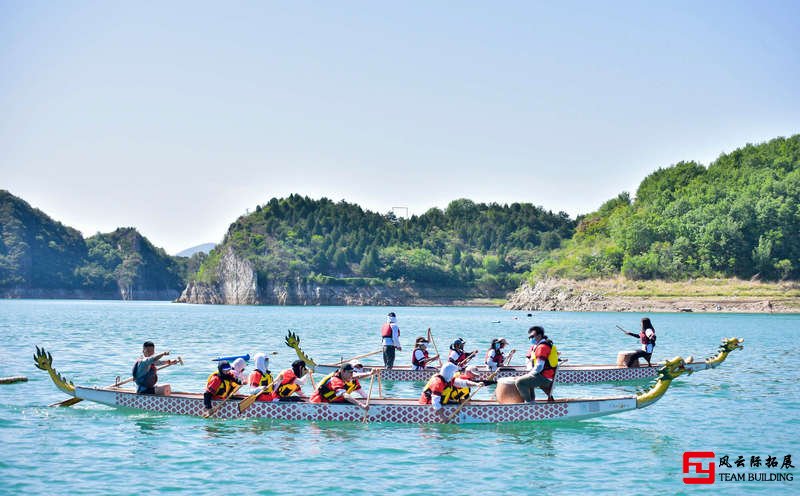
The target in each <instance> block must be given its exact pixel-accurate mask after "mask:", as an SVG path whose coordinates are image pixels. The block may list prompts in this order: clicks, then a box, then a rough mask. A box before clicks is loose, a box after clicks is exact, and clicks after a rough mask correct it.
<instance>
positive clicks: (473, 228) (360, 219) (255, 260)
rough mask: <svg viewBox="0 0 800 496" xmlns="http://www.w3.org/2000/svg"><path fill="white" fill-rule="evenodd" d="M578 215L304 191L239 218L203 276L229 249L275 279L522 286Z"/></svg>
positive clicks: (208, 277) (212, 279) (484, 288)
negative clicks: (417, 205) (389, 207)
mask: <svg viewBox="0 0 800 496" xmlns="http://www.w3.org/2000/svg"><path fill="white" fill-rule="evenodd" d="M573 229H574V221H573V220H571V219H570V218H569V216H568V215H567V214H565V213H558V214H554V213H552V212H548V211H545V210H543V209H542V208H540V207H536V206H534V205H531V204H527V203H514V204H511V205H497V204H490V205H486V204H482V203H475V202H473V201H471V200H467V199H460V200H455V201H453V202H451V203H450V204H449V205H448V206H447V208H446V209H445V210H441V209H438V208H433V209H430V210H428V211H427V212H426V213H425V214H423V215H420V216H412V217H410V218H408V219H405V218H397V217H395V216H394V215H393V214H391V213H389V214H386V215H382V214H378V213H373V212H370V211H365V210H363V209H361V208H360V207H359V206H357V205H354V204H350V203H346V202H344V201H341V202H338V203H334V202H333V201H331V200H329V199H327V198H322V199H320V200H314V199H310V198H307V197H303V196H299V195H291V196H289V197H288V198H283V199H277V198H273V199H272V200H270V201H269V202H268V203H266V204H264V205H260V206H258V207H257V208H256V210H255V211H254V212H253V213H251V214H249V215H247V216H243V217H240V218H239V219H238V220H236V222H234V223H233V224H232V225H231V226H230V228H229V230H228V233H227V235H226V236H225V239H224V241H223V243H222V244H221V245H220V246H218V247H217V248H215V249H214V251H212V252H211V253H210V254H209V258H208V259H207V260H206V261H205V263H204V264H203V266H202V267H201V268H200V271H199V272H198V274H197V276H196V278H197V280H198V281H199V282H204V283H216V282H218V281H216V278H217V277H218V274H219V270H218V266H219V264H220V261H221V259H222V254H224V253H225V252H226V251H227V250H229V249H232V250H233V251H234V252H235V253H236V254H237V255H238V256H240V257H242V258H245V259H247V260H248V261H249V262H250V263H251V264H252V266H253V268H254V270H255V272H256V273H257V274H258V280H259V281H260V282H261V283H262V284H263V283H264V282H265V281H268V280H300V281H314V282H315V283H318V284H337V283H345V284H355V285H359V284H360V285H375V284H385V283H390V282H400V283H406V284H412V285H413V284H417V285H428V286H439V287H460V288H479V289H480V290H481V292H483V293H485V294H490V293H491V294H494V293H497V292H498V291H500V294H501V295H502V291H504V290H509V289H513V288H515V287H516V286H517V285H518V284H519V282H520V281H521V278H522V274H523V273H524V272H526V271H527V270H529V269H530V268H531V266H532V264H534V263H535V262H536V261H538V260H541V259H542V258H543V257H544V256H546V254H547V252H548V251H549V250H551V249H553V248H554V247H557V246H559V244H560V243H561V240H562V239H564V238H569V237H570V236H571V235H572V232H573Z"/></svg>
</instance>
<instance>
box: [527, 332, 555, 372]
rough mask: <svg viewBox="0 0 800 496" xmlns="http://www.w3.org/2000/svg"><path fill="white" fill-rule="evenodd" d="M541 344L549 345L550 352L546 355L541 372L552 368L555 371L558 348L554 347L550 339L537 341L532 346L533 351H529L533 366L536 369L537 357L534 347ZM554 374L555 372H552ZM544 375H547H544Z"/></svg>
mask: <svg viewBox="0 0 800 496" xmlns="http://www.w3.org/2000/svg"><path fill="white" fill-rule="evenodd" d="M541 345H547V346H549V347H550V354H549V355H547V360H545V362H544V368H543V369H542V372H541V374H542V375H545V374H544V373H545V371H548V370H553V371H555V370H556V369H557V368H558V350H557V349H556V345H554V344H553V342H552V341H550V340H549V339H547V340H545V341H542V342H541V343H537V344H536V346H535V347H534V350H533V353H531V360H533V368H534V369H536V367H537V365H538V363H537V362H538V358H536V348H539V346H541ZM554 374H555V372H554ZM548 375H549V374H548ZM545 377H547V376H546V375H545Z"/></svg>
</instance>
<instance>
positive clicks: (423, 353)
mask: <svg viewBox="0 0 800 496" xmlns="http://www.w3.org/2000/svg"><path fill="white" fill-rule="evenodd" d="M428 343H429V341H428V340H427V339H425V338H424V337H422V336H420V337H418V338H417V341H416V343H414V352H413V353H411V365H412V367H411V368H412V370H425V368H426V366H427V365H428V363H429V362H432V361H433V360H436V359H438V358H439V355H436V356H434V357H430V356H428Z"/></svg>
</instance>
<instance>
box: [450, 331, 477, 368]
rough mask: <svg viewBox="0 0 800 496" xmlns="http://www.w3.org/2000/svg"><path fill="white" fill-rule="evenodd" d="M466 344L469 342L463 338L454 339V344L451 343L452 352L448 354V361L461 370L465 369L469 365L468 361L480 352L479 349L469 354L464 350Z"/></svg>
mask: <svg viewBox="0 0 800 496" xmlns="http://www.w3.org/2000/svg"><path fill="white" fill-rule="evenodd" d="M466 344H467V342H466V341H464V339H463V338H458V339H456V340H455V341H453V344H451V345H450V354H449V355H448V356H447V361H448V362H450V363H453V364H455V365H457V366H458V368H459V370H464V367H466V366H467V362H469V361H470V360H471V359H472V357H474V356H475V355H477V354H478V350H475V351H473V352H472V353H470V354H467V353H466V352H465V351H464V345H466Z"/></svg>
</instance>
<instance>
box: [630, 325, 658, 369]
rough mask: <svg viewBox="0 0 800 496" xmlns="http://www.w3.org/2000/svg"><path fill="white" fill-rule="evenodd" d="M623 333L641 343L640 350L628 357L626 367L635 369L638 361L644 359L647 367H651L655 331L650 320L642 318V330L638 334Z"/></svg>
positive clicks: (654, 345)
mask: <svg viewBox="0 0 800 496" xmlns="http://www.w3.org/2000/svg"><path fill="white" fill-rule="evenodd" d="M623 332H624V333H625V334H627V335H628V336H633V337H635V338H639V342H641V343H642V349H640V350H637V351H636V353H634V354H632V355H631V356H630V357H628V361H627V362H626V365H627V366H628V367H636V366H638V362H639V359H640V358H644V359H645V360H647V366H648V367H652V364H651V363H650V358H651V357H652V356H653V349H654V348H655V347H656V330H655V328H653V324H652V323H651V322H650V319H649V318H647V317H644V318H642V330H641V331H639V334H636V333H633V332H628V331H623Z"/></svg>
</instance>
